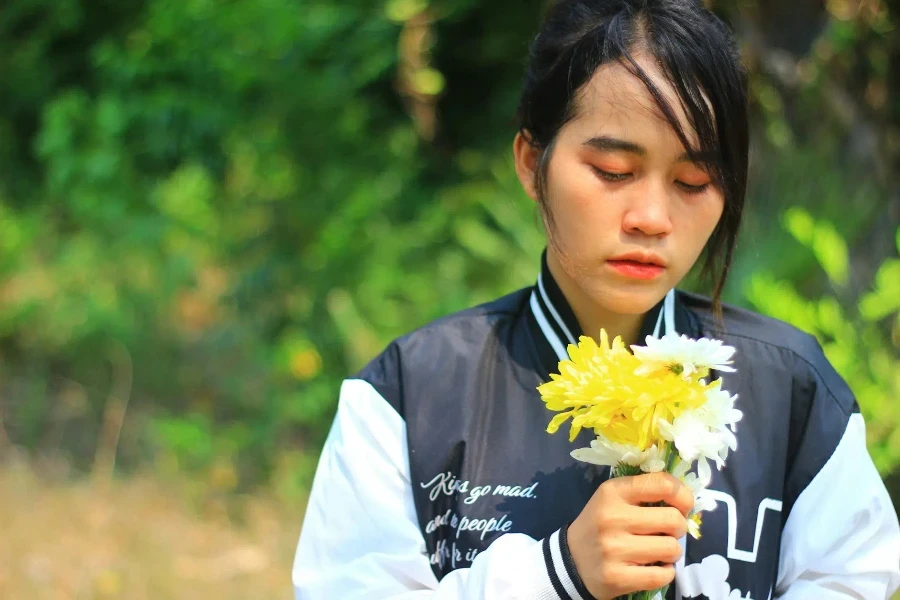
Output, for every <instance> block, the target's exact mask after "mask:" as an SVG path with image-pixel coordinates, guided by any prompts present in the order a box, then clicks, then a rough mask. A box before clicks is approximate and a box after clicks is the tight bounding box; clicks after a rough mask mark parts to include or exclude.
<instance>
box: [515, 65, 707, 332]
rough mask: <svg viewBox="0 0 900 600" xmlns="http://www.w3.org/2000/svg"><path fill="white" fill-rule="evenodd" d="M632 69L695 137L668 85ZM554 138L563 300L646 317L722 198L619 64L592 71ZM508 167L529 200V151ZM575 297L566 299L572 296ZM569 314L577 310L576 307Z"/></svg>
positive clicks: (551, 169) (554, 228)
mask: <svg viewBox="0 0 900 600" xmlns="http://www.w3.org/2000/svg"><path fill="white" fill-rule="evenodd" d="M636 61H637V63H638V64H639V65H640V66H641V68H642V69H643V70H644V72H645V73H647V75H648V76H649V77H650V78H651V79H652V80H653V82H654V83H655V84H656V86H657V87H658V89H660V91H662V92H663V94H664V95H665V96H666V99H667V100H668V102H669V104H670V106H672V107H673V109H675V111H676V115H677V116H678V119H679V121H680V122H681V123H682V126H683V130H684V131H685V132H686V133H687V135H688V139H689V140H690V141H691V143H692V145H694V146H695V147H696V138H695V137H692V136H694V133H693V130H692V128H691V127H690V125H689V122H688V120H687V117H686V115H685V113H684V112H683V110H682V109H681V103H680V102H679V100H678V96H677V95H676V93H675V91H674V89H673V88H672V86H671V84H670V83H669V82H668V81H667V80H666V79H665V77H664V76H663V75H662V73H661V72H660V71H659V69H658V68H657V67H656V65H655V61H654V60H653V59H652V58H650V59H648V58H647V57H646V56H643V55H638V56H636ZM576 115H577V116H576V118H574V119H573V120H571V121H570V122H569V123H567V124H566V125H565V126H564V127H563V128H562V129H561V130H560V132H559V134H558V138H557V140H556V144H555V147H554V149H553V154H552V156H551V158H550V163H549V166H548V171H547V179H546V181H547V185H546V197H545V200H546V209H547V210H548V211H549V212H550V213H551V215H552V219H551V223H550V224H549V225H548V227H549V228H550V230H551V231H550V232H549V235H550V236H552V239H553V242H554V243H553V244H550V246H549V248H548V263H549V264H550V267H551V270H552V271H553V274H554V277H555V278H556V279H557V280H558V282H559V284H560V286H561V287H562V289H563V292H565V293H566V295H567V297H569V298H570V301H572V300H575V303H576V304H577V303H578V300H579V299H580V300H581V301H582V303H587V304H589V305H594V306H596V308H599V309H601V310H602V311H603V312H611V313H616V314H622V315H625V314H630V315H637V314H642V313H645V312H647V311H648V310H649V309H650V308H652V307H653V306H654V305H656V304H657V303H658V302H659V301H660V300H661V299H662V298H663V296H665V294H666V293H667V292H668V291H669V290H670V289H672V288H673V287H675V286H676V285H677V284H678V282H679V281H681V279H682V278H683V277H684V276H685V275H686V274H687V272H688V271H689V270H690V268H691V267H692V266H693V264H694V262H695V261H696V260H697V258H698V257H699V255H700V253H701V251H702V250H703V247H704V246H705V245H706V242H707V240H708V239H709V237H710V235H711V234H712V232H713V230H714V229H715V227H716V224H717V223H718V221H719V218H720V217H721V216H722V210H723V207H724V199H723V196H722V193H721V192H720V191H719V190H718V189H717V188H716V187H714V186H713V184H712V181H711V178H710V176H709V174H708V173H707V172H706V171H705V170H704V169H703V168H702V165H698V164H694V163H692V162H690V160H689V159H688V158H687V156H686V154H685V148H684V147H683V146H682V144H681V142H680V141H679V140H678V136H677V135H676V133H675V132H674V131H673V130H672V128H671V127H670V126H669V124H668V122H667V121H666V120H665V118H664V117H663V115H662V113H661V111H660V110H659V108H658V107H657V105H656V103H655V102H654V101H653V98H652V96H651V95H650V93H649V92H648V91H647V89H646V88H645V87H644V85H643V83H641V82H640V81H639V80H638V79H637V78H636V77H634V76H633V75H631V74H630V73H629V72H628V71H627V70H626V69H625V68H624V67H622V66H621V65H620V64H619V63H608V64H605V65H603V66H601V67H600V68H599V69H598V70H597V72H596V73H595V74H594V76H593V77H592V78H591V80H590V81H589V82H588V84H587V85H586V86H585V87H584V88H583V90H582V93H581V94H580V96H579V100H578V103H577V110H576ZM515 154H516V168H517V171H518V173H519V177H520V179H521V180H522V183H523V186H524V187H525V189H526V191H527V192H528V194H529V195H530V196H531V197H532V198H535V199H537V193H536V190H535V187H534V169H535V168H536V163H537V158H538V156H537V152H536V151H535V150H533V149H532V148H531V147H530V146H529V145H528V144H527V143H526V142H525V141H524V140H523V139H522V138H521V136H519V137H517V139H516V144H515ZM572 296H575V298H572ZM576 312H577V311H576Z"/></svg>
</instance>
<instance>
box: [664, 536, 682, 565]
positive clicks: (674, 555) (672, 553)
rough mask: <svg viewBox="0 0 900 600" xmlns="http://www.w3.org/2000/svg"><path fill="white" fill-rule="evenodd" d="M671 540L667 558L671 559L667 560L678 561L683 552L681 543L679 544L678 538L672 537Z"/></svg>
mask: <svg viewBox="0 0 900 600" xmlns="http://www.w3.org/2000/svg"><path fill="white" fill-rule="evenodd" d="M669 540H670V542H669V548H668V549H667V550H668V554H667V558H668V559H669V560H667V561H666V562H670V563H676V562H678V561H679V560H680V559H681V554H682V552H683V551H682V549H681V544H679V543H678V540H677V539H675V538H673V537H670V538H669Z"/></svg>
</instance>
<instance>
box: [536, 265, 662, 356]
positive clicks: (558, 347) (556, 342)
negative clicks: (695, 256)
mask: <svg viewBox="0 0 900 600" xmlns="http://www.w3.org/2000/svg"><path fill="white" fill-rule="evenodd" d="M538 293H540V294H541V299H542V300H543V301H544V303H545V304H546V305H547V308H548V310H549V311H550V314H551V316H552V317H553V319H554V320H555V321H556V322H557V324H559V326H560V329H561V330H562V331H563V332H564V333H565V334H566V335H567V336H568V337H569V340H567V342H568V343H572V344H574V343H575V339H574V338H573V337H572V333H571V332H570V331H569V329H568V327H566V324H565V323H563V320H562V318H560V316H559V311H558V310H556V307H554V306H553V303H552V302H550V297H549V296H548V295H547V293H546V291H545V290H544V283H543V281H542V277H541V276H538V285H537V291H535V290H532V292H531V302H530V305H531V312H532V313H534V318H535V320H536V321H537V323H538V326H539V327H540V328H541V331H542V332H543V333H544V337H545V338H547V341H548V342H549V343H550V347H551V348H553V351H554V352H555V353H556V356H557V358H558V359H559V360H561V361H562V360H566V359H568V358H569V354H568V352H566V343H564V342H563V340H561V339H559V336H558V335H557V334H556V331H554V329H553V327H552V326H551V325H550V322H549V321H548V320H547V316H546V315H545V314H544V311H543V310H541V306H540V303H539V302H538V299H537V294H538ZM663 323H665V330H666V334H667V335H668V334H675V333H676V331H675V290H674V289H672V290H669V293H668V294H666V298H665V300H664V301H663V308H662V310H661V311H659V317H657V319H656V327H655V328H654V330H653V337H655V338H658V337H659V332H660V329H662V325H663Z"/></svg>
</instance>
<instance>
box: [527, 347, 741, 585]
mask: <svg viewBox="0 0 900 600" xmlns="http://www.w3.org/2000/svg"><path fill="white" fill-rule="evenodd" d="M646 344H647V345H646V346H631V350H632V352H629V350H628V349H627V348H626V347H625V344H624V342H622V340H621V338H619V337H616V338H615V339H614V340H613V341H612V344H610V342H609V338H608V336H607V334H606V332H605V331H602V330H601V332H600V344H599V345H598V344H597V343H596V341H594V340H593V339H592V338H590V337H587V336H582V337H581V338H579V342H578V345H577V346H576V345H573V344H570V345H569V347H568V353H569V359H568V360H563V361H561V362H560V363H559V374H555V373H554V374H551V375H550V379H551V381H550V382H548V383H545V384H543V385H541V386H539V387H538V391H539V392H540V394H541V398H542V399H543V400H544V402H545V403H546V405H547V408H548V409H550V410H552V411H557V412H559V414H558V415H556V416H555V417H553V419H552V420H551V421H550V424H549V426H548V427H547V431H548V432H549V433H555V432H556V431H557V430H558V429H559V427H560V425H562V424H563V423H565V422H566V421H568V420H570V419H571V428H570V431H569V440H570V441H574V440H575V438H576V437H577V436H578V433H579V432H580V431H581V430H582V429H584V428H589V429H592V430H593V432H594V434H595V435H596V439H594V440H593V441H592V442H591V445H590V447H589V448H579V449H577V450H574V451H572V456H573V457H574V458H576V459H578V460H581V461H584V462H588V463H592V464H596V465H607V466H610V467H611V468H612V477H621V476H626V475H638V474H640V473H653V472H659V471H665V472H668V473H671V474H672V475H674V476H675V477H677V478H678V479H680V480H681V481H683V482H684V483H685V484H686V485H687V486H688V487H689V488H690V489H691V490H692V491H693V493H694V509H693V511H692V512H691V514H690V515H689V517H688V523H687V527H688V532H689V533H690V534H691V536H692V537H694V538H699V537H700V525H701V513H702V512H703V511H705V510H712V509H713V508H715V501H714V500H713V499H712V498H710V497H709V496H708V494H707V493H706V487H707V486H708V485H709V482H710V480H711V478H712V470H711V468H710V464H709V462H710V461H712V462H714V463H715V464H716V466H717V467H718V468H720V469H721V468H722V466H723V465H724V464H725V459H726V458H727V456H728V451H729V450H736V449H737V440H736V438H735V435H734V431H735V423H737V422H738V421H739V420H740V418H741V416H742V414H741V411H739V410H737V409H735V408H734V402H735V400H736V399H737V396H736V395H734V396H733V395H731V394H729V393H728V392H727V391H725V390H723V389H722V380H721V379H716V380H715V381H708V380H707V378H708V377H709V374H710V371H711V370H715V371H720V372H733V371H734V369H733V368H731V367H730V366H728V365H730V364H731V360H730V359H731V357H732V355H733V354H734V348H732V347H730V346H725V345H723V344H722V342H721V341H719V340H712V339H707V338H701V339H699V340H695V339H691V338H689V337H687V336H678V335H675V334H668V335H666V336H665V337H663V338H661V339H656V338H653V337H650V336H648V337H647V339H646ZM695 465H696V467H697V468H696V471H697V472H696V473H694V472H692V469H693V467H694V466H695ZM666 591H667V587H666V588H662V589H659V590H649V591H646V592H638V593H634V594H630V595H628V596H627V598H628V600H645V599H647V600H649V599H654V598H656V597H659V598H664V597H665V594H666ZM657 595H658V596H657Z"/></svg>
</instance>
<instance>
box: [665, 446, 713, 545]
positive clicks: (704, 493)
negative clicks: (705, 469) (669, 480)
mask: <svg viewBox="0 0 900 600" xmlns="http://www.w3.org/2000/svg"><path fill="white" fill-rule="evenodd" d="M690 466H691V465H690V463H688V462H686V461H681V460H680V461H678V463H677V464H676V465H675V468H674V469H673V470H672V475H674V476H675V477H677V478H678V479H680V480H681V481H683V482H684V484H685V485H687V486H688V488H689V489H690V490H691V493H692V494H693V495H694V508H693V509H691V512H690V514H688V516H687V528H688V534H690V536H691V537H692V538H694V539H700V524H701V523H702V520H701V518H700V513H703V512H706V511H710V510H715V508H716V500H715V498H713V496H712V494H710V492H709V490H707V489H706V488H707V486H709V483H710V481H709V479H705V478H704V477H702V476H697V474H696V473H688V469H690Z"/></svg>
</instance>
